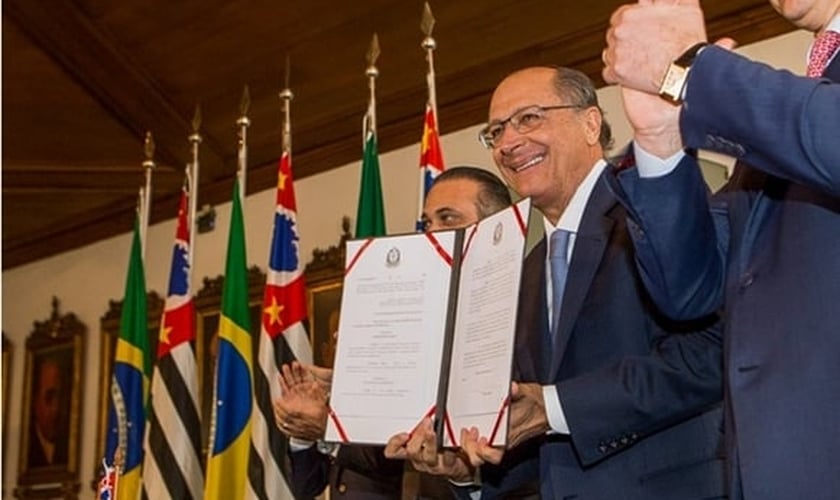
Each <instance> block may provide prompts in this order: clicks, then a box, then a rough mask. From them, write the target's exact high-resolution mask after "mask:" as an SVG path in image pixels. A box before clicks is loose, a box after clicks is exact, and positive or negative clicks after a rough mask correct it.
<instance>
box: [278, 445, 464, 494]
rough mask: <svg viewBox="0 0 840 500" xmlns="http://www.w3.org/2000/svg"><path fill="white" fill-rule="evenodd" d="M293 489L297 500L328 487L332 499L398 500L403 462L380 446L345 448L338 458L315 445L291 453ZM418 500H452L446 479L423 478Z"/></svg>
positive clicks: (342, 448)
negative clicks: (387, 456)
mask: <svg viewBox="0 0 840 500" xmlns="http://www.w3.org/2000/svg"><path fill="white" fill-rule="evenodd" d="M290 457H291V468H292V475H291V484H290V487H291V490H292V493H293V494H294V495H295V498H301V499H302V498H313V497H315V496H317V495H319V494H321V492H323V491H324V488H326V487H327V485H329V486H330V498H346V499H358V500H377V499H381V500H399V499H401V498H402V487H403V467H404V466H405V462H404V461H402V460H390V459H387V458H385V456H384V455H383V448H382V447H381V446H357V445H353V446H342V447H341V448H339V450H338V453H337V454H336V457H335V459H333V458H332V457H331V456H329V455H324V454H322V453H320V452H319V451H318V450H317V449H316V447H315V446H312V447H311V448H309V449H306V450H302V451H297V452H291V453H290ZM418 498H430V499H435V500H437V499H442V500H446V499H449V498H453V495H452V492H451V491H450V489H449V484H448V481H447V480H446V479H445V478H443V477H433V476H429V475H427V474H421V475H420V484H419V491H418Z"/></svg>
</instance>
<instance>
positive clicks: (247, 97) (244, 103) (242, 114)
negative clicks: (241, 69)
mask: <svg viewBox="0 0 840 500" xmlns="http://www.w3.org/2000/svg"><path fill="white" fill-rule="evenodd" d="M250 107H251V92H250V90H248V85H245V88H244V89H243V90H242V99H240V100H239V119H238V120H236V124H237V125H239V126H240V127H242V126H245V127H247V126H248V125H250V124H251V122H250V121H249V120H248V108H250Z"/></svg>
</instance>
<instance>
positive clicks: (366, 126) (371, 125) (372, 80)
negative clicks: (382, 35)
mask: <svg viewBox="0 0 840 500" xmlns="http://www.w3.org/2000/svg"><path fill="white" fill-rule="evenodd" d="M378 58H379V36H378V35H377V34H376V33H374V34H373V39H372V40H371V42H370V48H369V49H368V52H367V63H368V66H367V69H366V70H365V75H366V76H367V77H368V88H369V89H370V100H369V101H368V111H367V114H365V118H364V121H363V127H362V149H364V147H365V142H367V136H368V134H369V133H370V132H373V133H376V77H378V76H379V70H378V69H377V68H376V60H377V59H378Z"/></svg>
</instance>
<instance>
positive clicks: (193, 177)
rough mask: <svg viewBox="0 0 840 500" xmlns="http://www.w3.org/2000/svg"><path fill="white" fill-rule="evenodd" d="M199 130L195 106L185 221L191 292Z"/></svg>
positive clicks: (199, 115)
mask: <svg viewBox="0 0 840 500" xmlns="http://www.w3.org/2000/svg"><path fill="white" fill-rule="evenodd" d="M200 128H201V106H199V105H196V106H195V114H193V119H192V134H190V136H189V141H190V149H191V150H192V163H191V164H190V165H189V166H188V168H187V189H188V190H189V196H190V207H189V210H190V212H189V217H188V219H187V221H188V226H189V232H190V247H189V248H190V253H189V258H188V259H189V260H188V262H189V263H190V270H189V273H188V275H187V282H188V283H189V284H190V290H192V274H193V267H194V265H193V257H194V253H195V252H194V250H195V241H194V240H195V227H196V222H195V215H196V211H197V207H198V172H199V165H198V146H199V144H201V134H199V129H200Z"/></svg>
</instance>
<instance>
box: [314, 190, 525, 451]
mask: <svg viewBox="0 0 840 500" xmlns="http://www.w3.org/2000/svg"><path fill="white" fill-rule="evenodd" d="M530 207H531V203H530V199H525V200H522V201H520V202H518V203H516V204H514V205H512V206H510V207H508V208H507V209H505V210H502V211H501V212H498V213H496V214H494V215H491V216H490V217H487V218H485V219H483V220H482V221H480V222H478V223H477V224H473V225H471V226H468V227H466V228H464V229H457V230H448V231H438V232H434V233H426V234H409V235H402V236H385V237H379V238H369V239H361V240H352V241H348V242H347V260H346V263H345V271H344V272H345V276H344V289H343V292H342V298H341V319H340V322H339V327H338V345H337V349H336V357H335V364H334V367H333V369H334V372H333V383H332V392H331V396H330V403H329V405H330V412H329V418H328V422H327V433H326V440H327V441H336V442H343V443H365V444H385V443H386V442H387V441H388V439H389V438H390V437H391V436H393V435H394V434H398V433H400V432H411V431H412V429H414V427H415V426H416V425H417V424H418V423H420V421H421V420H422V419H423V418H424V417H427V416H434V417H435V426H436V429H437V434H438V439H439V441H441V442H440V443H439V445H443V446H448V447H453V446H458V445H459V444H460V443H459V439H460V430H461V428H464V427H477V428H478V429H479V431H480V434H481V435H482V436H488V437H489V438H490V440H491V443H492V444H494V445H504V444H505V442H506V440H507V419H508V403H509V392H510V376H511V365H512V360H513V348H514V331H515V324H516V313H517V309H518V307H517V306H518V303H519V285H520V281H521V280H520V278H521V274H522V262H523V255H524V252H525V238H526V236H527V233H528V218H529V212H530Z"/></svg>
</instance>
